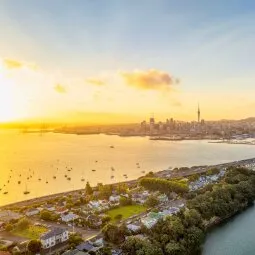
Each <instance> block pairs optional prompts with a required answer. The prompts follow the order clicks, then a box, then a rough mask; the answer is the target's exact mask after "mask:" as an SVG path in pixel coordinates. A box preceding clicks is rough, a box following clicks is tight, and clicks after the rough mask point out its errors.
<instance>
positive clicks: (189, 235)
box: [185, 227, 204, 252]
mask: <svg viewBox="0 0 255 255" xmlns="http://www.w3.org/2000/svg"><path fill="white" fill-rule="evenodd" d="M203 240H204V233H203V231H202V230H201V229H200V228H197V227H191V228H188V229H187V231H186V233H185V242H186V246H187V248H188V249H190V250H191V251H193V252H195V251H196V252H197V251H199V250H200V246H201V244H202V242H203Z"/></svg>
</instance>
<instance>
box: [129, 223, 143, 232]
mask: <svg viewBox="0 0 255 255" xmlns="http://www.w3.org/2000/svg"><path fill="white" fill-rule="evenodd" d="M127 229H128V230H130V231H131V232H134V233H135V232H138V231H139V230H140V229H141V226H137V225H135V224H131V223H130V224H127Z"/></svg>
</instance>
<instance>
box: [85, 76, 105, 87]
mask: <svg viewBox="0 0 255 255" xmlns="http://www.w3.org/2000/svg"><path fill="white" fill-rule="evenodd" d="M86 82H87V83H89V84H92V85H97V86H102V85H104V84H105V82H104V81H103V80H101V79H98V78H88V79H86Z"/></svg>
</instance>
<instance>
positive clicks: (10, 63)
mask: <svg viewBox="0 0 255 255" xmlns="http://www.w3.org/2000/svg"><path fill="white" fill-rule="evenodd" d="M3 64H4V66H5V68H6V69H20V68H24V67H25V68H29V69H32V70H34V71H35V70H37V69H38V66H37V65H35V64H31V63H25V62H21V61H18V60H14V59H8V58H5V59H3Z"/></svg>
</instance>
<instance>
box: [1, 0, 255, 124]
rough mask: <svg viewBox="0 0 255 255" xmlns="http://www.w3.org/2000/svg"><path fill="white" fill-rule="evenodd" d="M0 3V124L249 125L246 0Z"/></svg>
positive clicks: (252, 21)
mask: <svg viewBox="0 0 255 255" xmlns="http://www.w3.org/2000/svg"><path fill="white" fill-rule="evenodd" d="M184 2H185V4H183V3H182V4H180V3H176V2H174V1H164V0H161V1H155V2H154V1H150V2H148V1H139V3H135V4H132V3H125V2H119V1H111V4H105V2H104V1H94V2H91V1H80V0H75V4H73V3H69V2H68V1H64V2H63V1H58V0H56V1H54V2H53V1H48V0H45V1H43V2H40V3H35V2H34V1H30V0H24V1H22V3H21V2H17V1H13V0H9V1H6V0H0V7H1V8H0V29H1V31H4V33H3V34H4V40H1V42H0V123H2V122H3V123H5V122H23V121H26V122H38V121H39V122H40V121H44V122H61V123H87V124H100V123H101V124H112V123H131V122H132V123H134V122H139V121H140V120H141V119H144V118H145V117H146V116H148V113H149V112H155V114H156V115H157V116H158V117H159V118H160V119H166V118H168V117H169V116H172V117H173V118H174V119H180V120H185V121H192V120H196V119H197V116H196V113H195V111H196V108H197V102H198V101H199V103H200V105H201V106H202V107H203V118H204V119H206V120H220V119H244V118H247V117H253V116H254V114H253V107H254V99H253V94H254V92H255V89H254V84H253V83H254V81H255V77H254V74H253V70H254V67H255V65H254V61H250V59H253V56H254V51H253V44H254V43H255V37H254V33H253V32H255V30H254V28H255V18H254V17H255V15H254V10H255V8H254V7H255V4H254V3H253V1H249V0H246V1H235V2H234V3H233V2H232V1H224V3H222V1H214V2H213V3H211V2H209V1H200V0H197V1H195V2H193V3H192V4H191V3H190V2H189V1H184Z"/></svg>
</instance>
